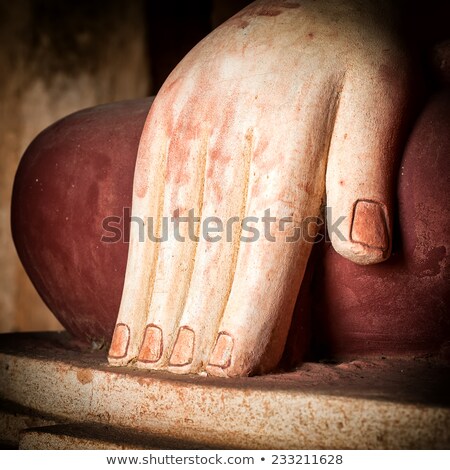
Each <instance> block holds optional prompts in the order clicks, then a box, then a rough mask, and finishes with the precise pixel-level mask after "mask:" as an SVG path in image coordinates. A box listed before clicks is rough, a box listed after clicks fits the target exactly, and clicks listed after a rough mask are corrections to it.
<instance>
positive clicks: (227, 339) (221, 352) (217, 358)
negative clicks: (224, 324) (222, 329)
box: [209, 333, 234, 369]
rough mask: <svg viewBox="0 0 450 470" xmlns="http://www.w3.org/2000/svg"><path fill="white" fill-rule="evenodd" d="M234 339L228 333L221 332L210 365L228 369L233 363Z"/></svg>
mask: <svg viewBox="0 0 450 470" xmlns="http://www.w3.org/2000/svg"><path fill="white" fill-rule="evenodd" d="M233 345H234V340H233V338H232V336H230V335H229V334H228V333H219V336H218V337H217V341H216V345H215V346H214V350H213V353H212V354H211V358H210V360H209V365H211V366H216V367H221V368H222V369H226V368H227V367H229V365H230V363H231V353H232V352H233Z"/></svg>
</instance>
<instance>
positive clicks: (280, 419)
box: [0, 333, 450, 449]
mask: <svg viewBox="0 0 450 470" xmlns="http://www.w3.org/2000/svg"><path fill="white" fill-rule="evenodd" d="M449 370H450V369H449V367H448V366H445V365H443V364H440V363H437V362H435V361H433V360H430V359H415V360H413V359H408V360H407V359H388V358H386V359H383V358H380V359H377V360H373V359H371V360H370V361H361V360H359V361H353V362H348V363H341V364H317V363H305V364H303V365H302V367H300V368H299V369H297V370H296V371H293V372H287V373H280V374H273V375H268V376H264V377H253V378H241V379H232V380H231V379H218V378H210V377H198V376H178V375H171V374H169V373H164V372H160V373H157V372H147V371H142V370H137V369H136V370H133V369H128V368H127V369H121V368H111V367H109V366H108V364H107V360H106V351H104V350H101V351H86V350H81V349H79V347H78V346H77V344H75V343H73V342H71V340H70V339H69V338H68V337H67V336H66V334H64V333H61V334H58V333H42V334H5V335H1V336H0V398H1V399H2V402H1V404H0V431H1V434H2V436H3V440H4V441H5V442H3V445H4V446H5V447H12V448H14V447H20V448H23V449H50V448H51V449H93V448H97V449H180V448H181V449H194V448H195V449H206V448H247V449H343V448H350V449H366V448H370V449H397V448H412V449H416V448H450V407H449V405H450V384H449V381H448V377H449Z"/></svg>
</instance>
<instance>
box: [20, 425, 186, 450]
mask: <svg viewBox="0 0 450 470" xmlns="http://www.w3.org/2000/svg"><path fill="white" fill-rule="evenodd" d="M187 448H192V447H186V443H183V442H182V441H177V440H175V439H166V438H163V437H157V436H152V435H150V434H148V433H143V432H141V433H139V432H137V431H132V430H130V429H117V428H112V427H111V426H106V425H95V424H84V425H80V424H59V425H55V426H45V427H33V428H29V429H25V430H23V431H22V432H21V434H20V438H19V449H22V450H32V449H36V450H38V449H52V450H76V449H80V450H102V449H103V450H125V449H141V450H152V449H187Z"/></svg>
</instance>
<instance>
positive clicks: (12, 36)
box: [0, 0, 150, 331]
mask: <svg viewBox="0 0 450 470" xmlns="http://www.w3.org/2000/svg"><path fill="white" fill-rule="evenodd" d="M144 3H145V2H143V1H142V0H136V1H133V2H124V1H121V0H113V1H111V0H100V1H96V2H92V1H88V0H82V1H79V2H76V3H74V2H60V1H58V0H17V1H14V2H10V1H7V0H1V1H0V103H1V105H0V266H1V270H0V310H1V312H2V314H1V317H0V331H11V330H20V329H28V330H32V329H51V328H61V326H60V325H59V323H58V322H57V321H56V320H55V319H54V317H53V316H52V315H51V313H50V312H49V311H48V309H47V308H46V307H45V305H44V304H43V303H42V301H41V300H40V299H39V297H38V295H37V294H36V292H35V289H34V288H33V287H32V285H31V283H30V282H29V280H28V277H27V275H26V274H25V272H24V271H23V269H22V267H21V265H20V263H19V260H18V259H17V256H16V253H15V250H14V247H13V243H12V240H11V237H10V230H9V217H10V202H11V190H12V183H13V178H14V173H15V171H16V168H17V164H18V162H19V159H20V156H21V155H22V153H23V152H24V150H25V148H26V146H27V145H28V144H29V143H30V141H31V140H32V138H33V137H34V136H35V135H36V134H37V133H38V132H40V131H41V130H42V129H44V128H45V127H46V126H48V125H50V124H51V123H53V122H54V121H55V120H57V119H59V118H61V117H63V116H66V115H67V114H69V113H71V112H73V111H75V110H78V109H81V108H84V107H87V106H93V105H95V104H99V103H105V102H110V101H114V100H119V99H127V98H136V97H142V96H145V95H146V94H147V92H148V90H149V89H150V78H149V54H148V51H147V50H146V38H145V27H144V26H145V24H144V19H145V18H144V17H145V15H144V14H143V11H144ZM31 306H32V308H33V315H32V316H30V315H29V311H30V310H29V309H30V307H31Z"/></svg>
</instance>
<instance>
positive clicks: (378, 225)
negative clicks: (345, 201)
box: [350, 200, 389, 251]
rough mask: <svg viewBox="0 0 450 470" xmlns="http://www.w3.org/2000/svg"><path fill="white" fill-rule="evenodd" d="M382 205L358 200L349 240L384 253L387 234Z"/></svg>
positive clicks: (386, 244)
mask: <svg viewBox="0 0 450 470" xmlns="http://www.w3.org/2000/svg"><path fill="white" fill-rule="evenodd" d="M386 214H387V210H386V207H385V206H384V204H381V203H379V202H375V201H367V200H360V201H358V202H357V203H356V204H355V208H354V211H353V223H352V229H351V235H350V237H351V240H352V241H353V242H356V243H361V244H363V245H366V246H368V247H369V248H376V249H378V250H382V251H386V250H387V249H388V248H389V233H388V228H387V221H386Z"/></svg>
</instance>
